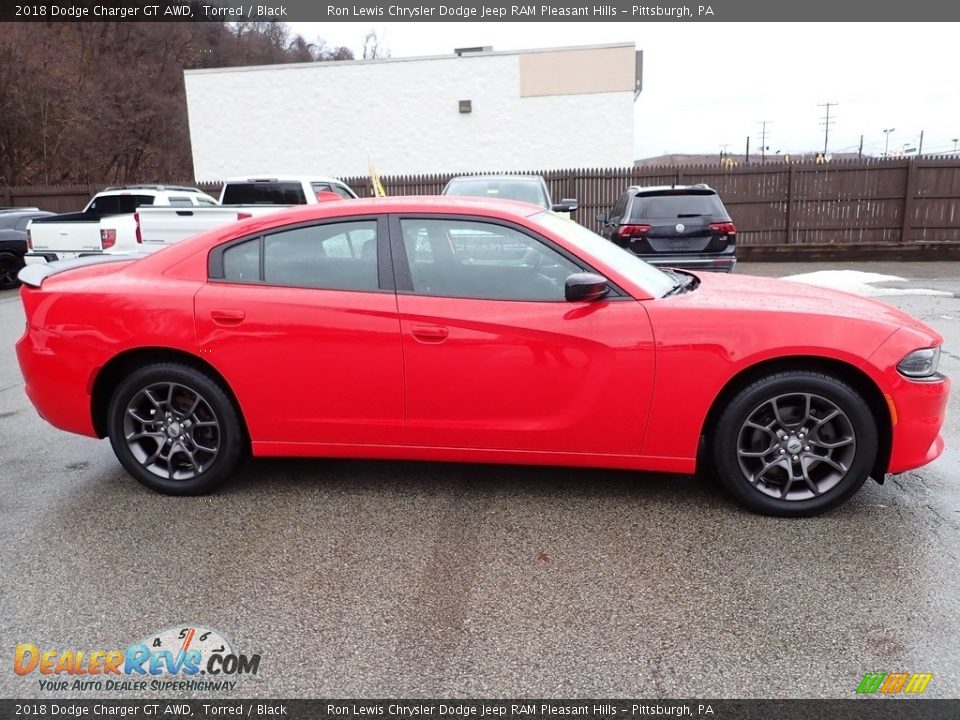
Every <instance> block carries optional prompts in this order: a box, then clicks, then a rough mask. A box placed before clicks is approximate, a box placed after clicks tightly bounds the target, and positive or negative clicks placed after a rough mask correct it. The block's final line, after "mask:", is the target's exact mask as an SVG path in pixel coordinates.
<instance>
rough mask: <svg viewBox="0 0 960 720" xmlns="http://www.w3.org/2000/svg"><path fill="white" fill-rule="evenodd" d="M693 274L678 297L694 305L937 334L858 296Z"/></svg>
mask: <svg viewBox="0 0 960 720" xmlns="http://www.w3.org/2000/svg"><path fill="white" fill-rule="evenodd" d="M693 274H695V275H696V276H697V277H698V278H699V279H700V285H699V287H697V289H696V290H695V291H693V292H690V293H686V294H684V295H679V296H677V297H678V299H679V298H686V299H688V300H689V301H690V302H691V304H694V305H698V304H702V305H703V306H705V307H709V308H711V309H717V308H718V307H720V308H725V309H728V310H743V311H744V312H756V311H766V312H772V313H792V314H798V315H821V316H830V317H840V318H849V319H852V320H867V321H873V322H876V323H883V324H886V325H890V326H892V327H912V328H917V329H920V330H922V331H925V332H927V333H930V334H931V335H933V336H937V333H936V332H935V331H934V330H932V329H931V328H929V327H928V326H926V325H924V324H923V323H922V322H920V321H919V320H917V319H916V318H915V317H913V316H912V315H909V314H907V313H905V312H903V311H902V310H899V309H898V308H895V307H893V306H892V305H887V304H886V303H882V302H878V301H876V300H871V299H870V298H865V297H862V296H860V295H853V294H851V293H846V292H842V291H839V290H830V289H828V288H823V287H817V286H815V285H807V284H806V283H802V282H795V281H792V280H778V279H776V278H768V277H758V276H753V275H736V274H721V273H693Z"/></svg>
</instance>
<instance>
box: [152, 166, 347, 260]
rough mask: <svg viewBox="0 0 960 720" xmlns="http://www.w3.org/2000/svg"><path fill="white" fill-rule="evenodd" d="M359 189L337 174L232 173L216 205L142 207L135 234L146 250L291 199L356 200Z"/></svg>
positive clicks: (307, 201)
mask: <svg viewBox="0 0 960 720" xmlns="http://www.w3.org/2000/svg"><path fill="white" fill-rule="evenodd" d="M356 197H357V194H356V193H355V192H354V191H353V190H351V189H350V187H349V186H348V185H347V184H346V183H343V182H341V181H340V180H337V179H336V178H328V177H319V176H281V177H257V178H250V177H236V178H230V179H228V180H227V181H226V182H225V183H224V185H223V188H222V189H221V190H220V204H219V206H218V207H196V208H171V207H142V208H140V209H139V210H138V211H137V213H136V215H135V216H134V221H135V223H136V227H137V231H136V240H137V243H138V244H140V249H142V250H144V251H148V252H149V251H152V250H158V249H160V248H162V247H165V246H166V245H172V244H173V243H176V242H180V241H181V240H183V239H184V238H187V237H190V236H191V235H196V234H198V233H201V232H206V231H207V230H212V229H213V228H218V227H221V226H223V225H228V224H230V223H234V222H236V221H237V220H244V219H246V218H249V217H254V216H258V215H266V214H268V213H272V212H277V211H278V210H283V209H284V208H287V207H290V206H292V205H313V204H316V203H319V202H329V201H333V200H355V199H356Z"/></svg>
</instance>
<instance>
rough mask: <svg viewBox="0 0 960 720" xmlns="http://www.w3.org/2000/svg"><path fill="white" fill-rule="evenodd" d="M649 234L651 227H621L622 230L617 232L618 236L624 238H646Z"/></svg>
mask: <svg viewBox="0 0 960 720" xmlns="http://www.w3.org/2000/svg"><path fill="white" fill-rule="evenodd" d="M648 232H650V226H649V225H621V226H620V229H619V230H617V235H619V236H620V237H622V238H625V237H646V236H647V233H648Z"/></svg>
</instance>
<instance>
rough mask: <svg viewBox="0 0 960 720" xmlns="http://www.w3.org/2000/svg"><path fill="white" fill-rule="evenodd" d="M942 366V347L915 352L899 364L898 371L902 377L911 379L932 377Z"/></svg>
mask: <svg viewBox="0 0 960 720" xmlns="http://www.w3.org/2000/svg"><path fill="white" fill-rule="evenodd" d="M939 364H940V347H939V346H937V347H933V348H923V349H922V350H914V351H913V352H912V353H910V354H909V355H907V356H906V357H905V358H904V359H903V360H901V361H900V362H899V363H897V370H899V371H900V373H901V374H902V375H906V376H907V377H911V378H925V377H930V376H931V375H933V374H934V373H935V372H936V371H937V366H938V365H939Z"/></svg>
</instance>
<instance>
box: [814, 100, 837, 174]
mask: <svg viewBox="0 0 960 720" xmlns="http://www.w3.org/2000/svg"><path fill="white" fill-rule="evenodd" d="M838 104H839V103H835V102H828V103H820V104H818V105H817V107H825V108H826V109H827V114H826V116H824V117H822V118H820V122H821V123H822V124H823V159H824V160H826V159H827V141H828V140H829V139H830V126H831V125H833V123H835V122H836V120H835V119H834V120H831V119H830V108H832V107H834V106H835V105H838Z"/></svg>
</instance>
